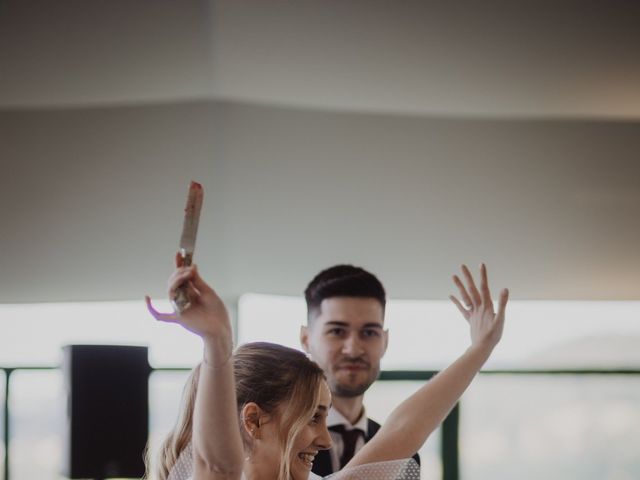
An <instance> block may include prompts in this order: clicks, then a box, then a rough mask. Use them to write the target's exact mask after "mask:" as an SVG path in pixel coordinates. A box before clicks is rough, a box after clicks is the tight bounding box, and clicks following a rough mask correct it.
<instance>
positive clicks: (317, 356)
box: [300, 265, 420, 476]
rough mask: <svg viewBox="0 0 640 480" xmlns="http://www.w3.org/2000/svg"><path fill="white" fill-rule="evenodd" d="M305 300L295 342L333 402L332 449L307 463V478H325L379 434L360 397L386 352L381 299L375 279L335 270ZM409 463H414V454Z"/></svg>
mask: <svg viewBox="0 0 640 480" xmlns="http://www.w3.org/2000/svg"><path fill="white" fill-rule="evenodd" d="M305 299H306V302H307V325H306V326H303V327H302V329H301V332H300V341H301V343H302V346H303V348H304V349H305V351H306V352H307V353H309V354H310V355H311V358H312V359H313V360H314V361H316V362H317V363H318V365H320V367H321V368H322V369H323V370H324V373H325V375H326V377H327V382H328V383H329V388H330V389H331V394H332V400H333V406H332V408H331V410H330V411H329V415H328V417H327V426H328V427H329V432H330V434H331V438H332V442H333V446H332V448H331V449H330V450H322V451H320V452H318V454H317V455H316V458H315V460H314V462H313V472H314V473H315V474H317V475H321V476H325V475H329V474H331V473H333V472H337V471H338V470H340V469H341V468H342V467H343V466H344V465H346V463H347V462H348V461H349V460H350V459H351V458H352V457H353V455H354V454H355V452H357V451H358V450H359V449H360V448H362V446H363V445H364V444H365V443H366V442H367V441H369V439H371V437H373V435H375V433H376V432H377V431H378V429H379V428H380V425H379V424H378V423H376V422H375V421H373V420H371V419H370V418H368V417H367V414H366V411H365V408H364V394H365V392H366V391H367V389H368V388H369V387H370V386H371V384H372V383H373V382H374V381H375V380H376V379H377V378H378V375H379V374H380V360H381V358H382V356H383V355H384V354H385V352H386V350H387V343H388V339H389V334H388V331H387V330H385V328H384V312H385V305H386V293H385V290H384V287H383V286H382V283H381V282H380V281H379V280H378V279H377V278H376V276H375V275H373V274H371V273H369V272H367V271H366V270H364V269H362V268H360V267H354V266H352V265H336V266H334V267H331V268H328V269H326V270H323V271H322V272H320V273H319V274H318V275H316V276H315V278H314V279H313V280H311V283H309V285H308V286H307V289H306V290H305ZM414 458H415V459H416V461H417V462H418V463H420V459H419V457H418V455H417V454H416V456H415V457H414Z"/></svg>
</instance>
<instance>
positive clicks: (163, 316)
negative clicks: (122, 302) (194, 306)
mask: <svg viewBox="0 0 640 480" xmlns="http://www.w3.org/2000/svg"><path fill="white" fill-rule="evenodd" d="M144 301H145V303H146V304H147V310H149V313H150V314H151V316H152V317H153V318H155V319H156V320H160V321H161V322H177V321H178V315H176V314H175V312H171V313H162V312H159V311H158V310H156V309H155V307H154V306H153V305H152V304H151V297H149V295H145V296H144Z"/></svg>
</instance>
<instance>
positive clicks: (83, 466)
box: [62, 345, 151, 479]
mask: <svg viewBox="0 0 640 480" xmlns="http://www.w3.org/2000/svg"><path fill="white" fill-rule="evenodd" d="M150 371H151V369H150V367H149V362H148V359H147V347H130V346H112V345H70V346H67V347H64V363H63V372H64V379H65V386H66V389H67V429H66V439H65V447H66V452H65V457H64V464H63V469H62V470H63V472H62V473H63V475H65V476H66V477H68V478H74V479H75V478H85V479H86V478H91V479H105V478H114V477H119V478H140V477H142V476H143V475H144V458H143V457H144V450H145V446H146V444H147V438H148V436H149V373H150Z"/></svg>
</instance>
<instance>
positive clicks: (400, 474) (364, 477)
mask: <svg viewBox="0 0 640 480" xmlns="http://www.w3.org/2000/svg"><path fill="white" fill-rule="evenodd" d="M192 455H193V453H192V450H191V444H189V446H188V447H187V448H185V449H184V450H183V451H182V453H181V454H180V457H178V461H177V462H176V464H175V465H174V466H173V468H172V469H171V472H170V473H169V478H168V480H192V475H193V460H192ZM322 479H323V477H319V476H318V475H315V474H314V473H310V474H309V480H322ZM324 479H326V480H329V479H330V480H420V467H419V466H418V464H417V463H416V461H415V460H414V459H413V458H405V459H402V460H390V461H386V462H376V463H368V464H366V465H359V466H357V467H350V468H345V469H343V470H340V471H339V472H336V473H333V474H331V475H329V476H328V477H324ZM242 480H244V476H243V477H242Z"/></svg>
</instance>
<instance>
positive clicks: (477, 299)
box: [348, 264, 509, 466]
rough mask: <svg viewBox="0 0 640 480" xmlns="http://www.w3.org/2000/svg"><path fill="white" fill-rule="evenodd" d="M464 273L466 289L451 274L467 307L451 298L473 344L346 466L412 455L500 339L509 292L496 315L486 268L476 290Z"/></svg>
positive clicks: (403, 406)
mask: <svg viewBox="0 0 640 480" xmlns="http://www.w3.org/2000/svg"><path fill="white" fill-rule="evenodd" d="M462 271H463V273H464V276H465V278H466V280H467V285H468V290H467V288H465V286H464V284H463V283H462V281H461V280H460V279H459V278H458V277H457V276H454V282H455V283H456V285H457V286H458V288H459V290H460V294H461V296H462V299H463V301H464V303H465V305H466V306H467V307H466V308H465V307H464V306H463V305H462V304H461V303H460V302H459V301H458V300H457V299H456V298H455V297H451V300H452V301H453V302H454V303H455V304H456V306H457V307H458V309H459V310H460V311H461V313H462V314H463V316H464V317H465V319H466V320H467V321H468V322H469V327H470V331H471V346H470V347H469V348H468V349H467V351H466V352H465V353H463V354H462V356H460V357H459V358H458V359H457V360H456V361H455V362H454V363H453V364H451V365H450V366H449V367H447V368H446V369H445V370H443V371H442V372H440V373H438V374H437V375H436V376H435V377H433V378H432V379H431V380H429V382H427V384H426V385H424V386H423V387H422V388H420V389H419V390H418V391H417V392H416V393H414V394H413V395H411V396H410V397H409V398H408V399H406V400H405V401H404V402H402V403H401V404H400V405H399V406H398V407H396V408H395V409H394V410H393V412H391V415H390V416H389V418H388V419H387V421H386V422H385V423H384V425H383V426H382V428H381V429H380V431H379V432H378V433H377V434H376V435H375V436H374V437H373V439H371V440H370V441H369V442H368V443H367V444H366V445H365V446H364V447H363V448H362V449H361V450H360V451H359V452H358V453H357V454H356V455H355V456H354V457H353V459H351V461H350V462H349V463H348V466H355V465H362V464H366V463H371V462H379V461H384V460H395V459H400V458H407V457H411V456H412V455H414V454H415V453H416V452H417V451H418V450H419V449H420V447H421V446H422V445H423V444H424V442H425V441H426V440H427V437H428V436H429V435H430V434H431V433H432V432H433V431H434V430H435V429H436V428H437V427H438V425H439V424H440V423H441V422H442V421H443V420H444V419H445V417H446V416H447V414H448V413H449V412H450V411H451V409H452V408H453V406H454V405H455V404H456V402H457V401H458V399H459V398H460V396H461V395H462V394H463V392H464V391H465V390H466V388H467V387H468V386H469V384H470V383H471V381H472V380H473V378H474V377H475V375H476V373H478V371H479V370H480V368H481V367H482V365H484V363H485V362H486V361H487V359H488V358H489V356H490V355H491V352H492V351H493V348H494V347H495V346H496V344H497V343H498V341H499V340H500V337H501V336H502V330H503V326H504V313H505V308H506V304H507V300H508V296H509V293H508V291H507V290H506V289H505V290H503V291H502V292H501V293H500V302H499V306H498V312H497V313H496V312H494V308H493V301H492V300H491V293H490V291H489V284H488V280H487V270H486V267H485V266H484V264H483V265H482V266H481V278H482V279H481V285H480V291H478V289H477V288H476V286H475V283H474V281H473V277H472V276H471V273H470V272H469V270H468V269H467V267H465V266H463V267H462Z"/></svg>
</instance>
